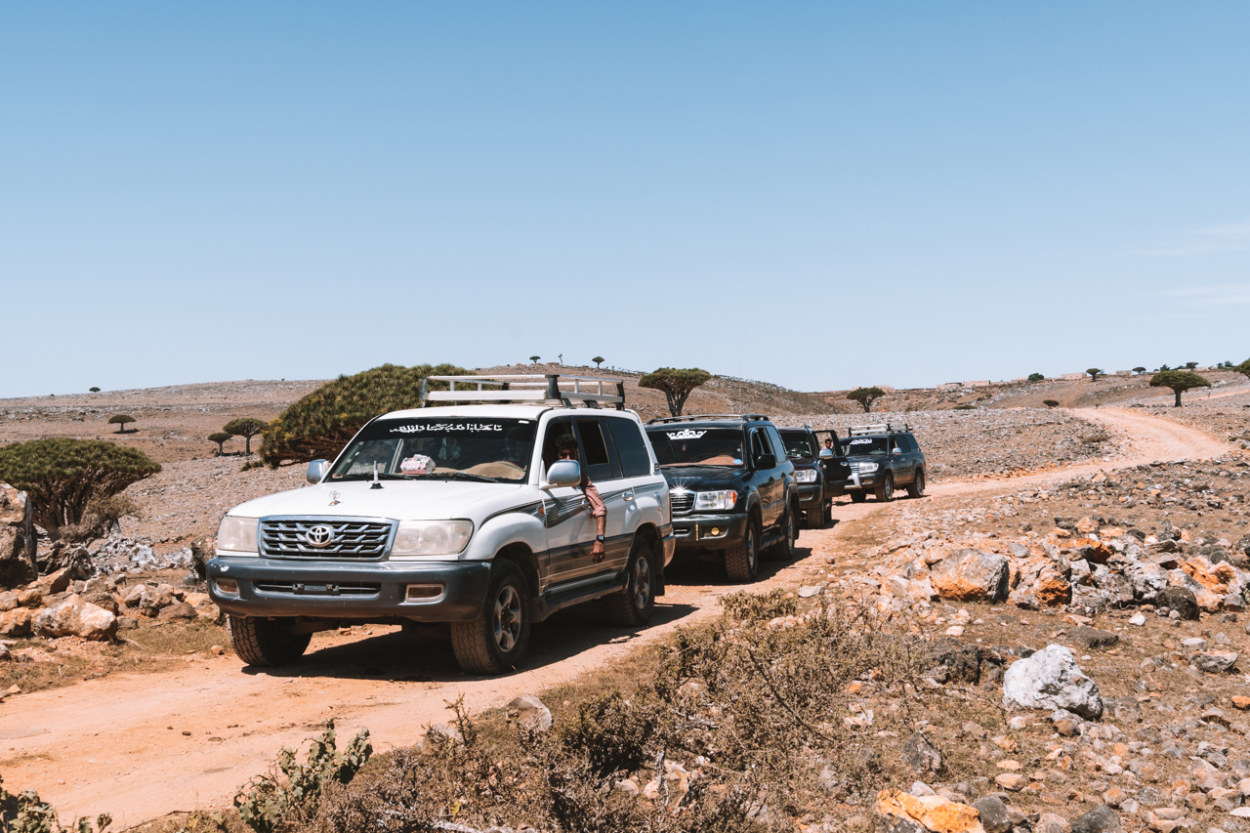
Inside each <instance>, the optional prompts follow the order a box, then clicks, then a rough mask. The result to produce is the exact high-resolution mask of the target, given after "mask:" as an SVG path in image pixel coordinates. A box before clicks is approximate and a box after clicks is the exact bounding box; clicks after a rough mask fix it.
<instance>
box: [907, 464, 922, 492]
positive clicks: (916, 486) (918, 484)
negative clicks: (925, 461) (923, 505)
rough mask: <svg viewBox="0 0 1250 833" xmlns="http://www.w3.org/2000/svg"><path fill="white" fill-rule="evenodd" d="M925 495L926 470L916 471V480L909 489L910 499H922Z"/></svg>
mask: <svg viewBox="0 0 1250 833" xmlns="http://www.w3.org/2000/svg"><path fill="white" fill-rule="evenodd" d="M923 494H924V469H916V479H915V480H913V481H912V482H911V485H910V486H908V487H907V496H908V497H920V496H921V495H923Z"/></svg>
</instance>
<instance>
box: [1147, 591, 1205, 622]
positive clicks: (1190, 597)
mask: <svg viewBox="0 0 1250 833" xmlns="http://www.w3.org/2000/svg"><path fill="white" fill-rule="evenodd" d="M1155 604H1157V605H1159V606H1160V607H1166V608H1168V609H1170V610H1175V611H1176V612H1178V613H1179V614H1180V615H1181V618H1182V619H1188V620H1190V621H1193V620H1196V619H1197V618H1198V597H1197V596H1195V595H1194V591H1192V590H1190V589H1189V588H1188V587H1168V588H1166V589H1165V590H1163V591H1161V592H1160V593H1159V595H1158V596H1157V597H1156V598H1155Z"/></svg>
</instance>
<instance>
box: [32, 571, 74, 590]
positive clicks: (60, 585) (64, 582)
mask: <svg viewBox="0 0 1250 833" xmlns="http://www.w3.org/2000/svg"><path fill="white" fill-rule="evenodd" d="M73 580H74V575H73V570H72V569H71V568H70V567H63V568H61V569H60V570H57V571H56V572H53V573H49V574H48V575H46V576H44V577H43V578H41V579H39V580H38V581H36V582H35V583H34V584H32V585H31V587H33V588H35V589H37V590H39V592H40V593H42V594H43V595H44V596H51V595H53V594H54V593H64V592H65V591H66V590H68V589H69V583H70V582H71V581H73Z"/></svg>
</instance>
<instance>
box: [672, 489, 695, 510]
mask: <svg viewBox="0 0 1250 833" xmlns="http://www.w3.org/2000/svg"><path fill="white" fill-rule="evenodd" d="M669 498H670V500H672V502H673V514H674V515H685V514H686V513H687V512H689V511H690V510H691V509H693V508H694V492H669Z"/></svg>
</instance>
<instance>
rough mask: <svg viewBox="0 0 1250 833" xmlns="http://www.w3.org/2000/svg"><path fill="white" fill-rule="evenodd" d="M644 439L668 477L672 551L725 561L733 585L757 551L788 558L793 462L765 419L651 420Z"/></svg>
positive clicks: (747, 577) (750, 570)
mask: <svg viewBox="0 0 1250 833" xmlns="http://www.w3.org/2000/svg"><path fill="white" fill-rule="evenodd" d="M647 436H648V437H649V438H650V440H651V446H652V448H653V449H654V450H655V456H656V459H657V460H658V461H659V463H660V468H661V470H662V471H663V473H664V477H665V478H667V480H668V484H669V490H670V491H669V497H670V499H671V500H672V505H673V536H674V538H675V539H676V542H677V551H678V552H684V553H697V554H699V555H710V556H712V557H715V558H723V559H724V562H725V570H726V572H727V573H728V574H729V578H730V580H732V581H736V582H749V581H754V580H755V577H756V575H757V574H758V573H759V557H760V552H761V550H765V549H766V550H767V552H768V555H769V556H770V557H772V558H777V559H788V558H790V557H792V555H793V550H794V543H795V541H796V540H797V538H798V520H799V513H800V511H801V510H800V508H799V493H798V488H797V485H796V483H795V479H794V465H793V464H792V463H791V462H790V461H789V459H787V457H786V452H785V445H784V443H783V442H782V440H781V435H780V434H779V433H778V432H777V427H776V426H775V425H773V424H772V422H771V421H769V419H768V417H766V416H763V415H762V414H731V415H724V414H718V415H703V416H683V417H670V418H667V419H653V420H651V421H650V422H648V423H647Z"/></svg>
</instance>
